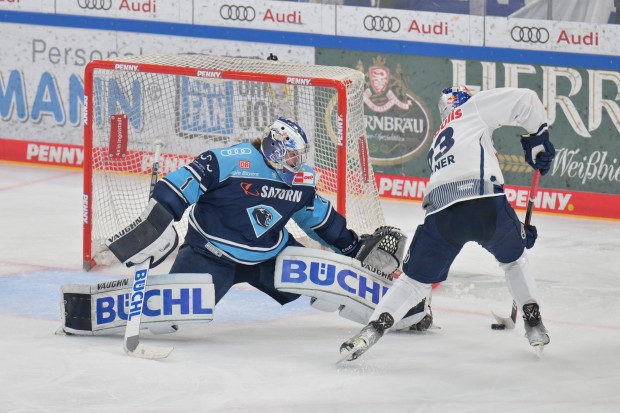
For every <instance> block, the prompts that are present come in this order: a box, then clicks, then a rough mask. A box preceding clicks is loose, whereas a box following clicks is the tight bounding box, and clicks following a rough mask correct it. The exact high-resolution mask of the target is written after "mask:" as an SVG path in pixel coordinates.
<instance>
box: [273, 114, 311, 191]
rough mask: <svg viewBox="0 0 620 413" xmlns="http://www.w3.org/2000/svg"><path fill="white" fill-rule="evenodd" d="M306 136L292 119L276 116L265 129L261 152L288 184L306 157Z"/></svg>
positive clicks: (307, 146) (307, 147)
mask: <svg viewBox="0 0 620 413" xmlns="http://www.w3.org/2000/svg"><path fill="white" fill-rule="evenodd" d="M308 149H309V145H308V138H307V137H306V133H305V132H304V131H303V129H301V127H300V126H299V125H298V124H296V123H295V122H293V121H290V120H288V119H284V118H278V119H277V120H276V121H275V122H274V123H273V124H272V125H271V126H269V127H268V128H267V129H266V130H265V134H264V136H263V141H262V142H261V152H262V153H263V156H264V157H265V159H266V160H267V161H268V162H269V163H270V165H271V166H273V168H274V169H275V170H276V172H278V174H279V175H280V177H281V178H282V179H283V180H284V181H285V182H286V183H288V184H289V185H291V183H292V181H293V178H294V177H295V175H296V174H297V172H299V171H300V170H301V168H302V167H303V166H304V164H305V163H306V161H307V158H308Z"/></svg>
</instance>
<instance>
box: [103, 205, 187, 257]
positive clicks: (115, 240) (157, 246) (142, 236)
mask: <svg viewBox="0 0 620 413" xmlns="http://www.w3.org/2000/svg"><path fill="white" fill-rule="evenodd" d="M173 221H174V218H173V216H172V214H170V212H168V210H166V208H164V207H163V206H162V205H161V204H160V203H159V202H157V201H155V200H154V199H151V200H150V201H149V203H148V205H147V206H146V209H145V210H144V212H142V214H141V215H140V216H139V217H138V218H137V219H136V220H135V221H134V222H132V223H131V224H129V226H128V227H127V228H125V229H123V230H121V231H120V232H118V233H116V234H114V235H113V236H112V237H110V238H108V239H107V240H106V242H105V244H106V245H107V246H108V248H109V249H110V251H112V253H113V254H114V255H115V256H116V258H118V260H119V261H120V262H122V263H123V264H125V265H126V266H127V267H131V266H132V265H135V264H138V263H141V262H144V261H146V260H147V259H150V268H153V267H156V266H158V265H159V264H161V263H162V262H163V261H164V260H165V259H166V257H167V256H168V255H170V253H171V252H172V251H174V249H175V248H176V247H177V245H178V244H179V236H178V234H177V231H176V230H175V229H174V226H173V225H172V224H173Z"/></svg>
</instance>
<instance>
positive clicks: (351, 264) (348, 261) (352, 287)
mask: <svg viewBox="0 0 620 413" xmlns="http://www.w3.org/2000/svg"><path fill="white" fill-rule="evenodd" d="M367 267H368V265H366V266H364V264H362V262H360V261H359V260H357V259H355V258H351V257H347V256H344V255H340V254H336V253H333V252H329V251H323V250H316V249H310V248H302V247H287V248H286V249H284V250H283V251H282V252H281V253H280V255H279V256H278V257H277V259H276V273H275V280H274V284H275V286H276V288H277V289H278V290H281V291H285V292H290V293H295V294H301V295H305V296H309V297H311V300H310V304H311V305H312V307H314V308H316V309H318V310H321V311H328V312H335V311H338V313H339V315H340V316H342V317H344V318H347V319H349V320H352V321H355V322H357V323H360V324H364V325H365V324H367V323H368V320H369V319H370V316H371V315H372V313H373V311H374V309H375V307H376V306H377V304H378V303H379V300H380V299H381V297H383V296H384V295H385V293H386V292H387V291H388V289H389V288H390V287H391V285H392V282H393V277H392V276H391V275H388V274H387V273H385V272H382V271H375V272H373V271H371V270H369V269H368V268H367ZM389 268H391V267H388V268H387V269H389ZM427 301H428V300H423V301H422V302H421V303H420V304H418V305H416V306H415V307H413V308H412V309H411V310H410V311H409V312H408V313H407V315H406V316H405V317H404V318H403V319H402V320H401V321H400V322H399V323H397V324H396V325H395V326H394V329H395V330H418V331H421V330H426V329H428V328H429V327H430V325H431V323H432V315H431V313H430V306H429V305H428V303H427Z"/></svg>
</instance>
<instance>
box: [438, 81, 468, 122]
mask: <svg viewBox="0 0 620 413" xmlns="http://www.w3.org/2000/svg"><path fill="white" fill-rule="evenodd" d="M470 97H471V92H470V91H469V89H467V86H452V87H447V88H445V89H444V90H442V91H441V96H440V97H439V103H438V104H437V107H438V108H439V115H440V116H441V120H442V121H443V120H444V119H445V118H447V117H448V115H449V114H450V112H452V110H453V109H455V108H458V107H459V106H461V105H462V104H463V103H465V102H467V101H468V100H469V98H470Z"/></svg>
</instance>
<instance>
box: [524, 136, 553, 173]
mask: <svg viewBox="0 0 620 413" xmlns="http://www.w3.org/2000/svg"><path fill="white" fill-rule="evenodd" d="M521 147H523V151H524V152H525V161H526V162H527V163H528V164H529V165H530V166H531V167H532V168H534V169H538V170H540V174H541V175H545V174H546V173H547V172H549V169H550V168H551V162H552V161H553V158H554V157H555V148H554V147H553V144H552V143H551V141H550V140H549V132H548V131H547V128H546V127H544V128H543V129H542V130H541V131H539V132H537V133H528V134H525V135H521Z"/></svg>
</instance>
